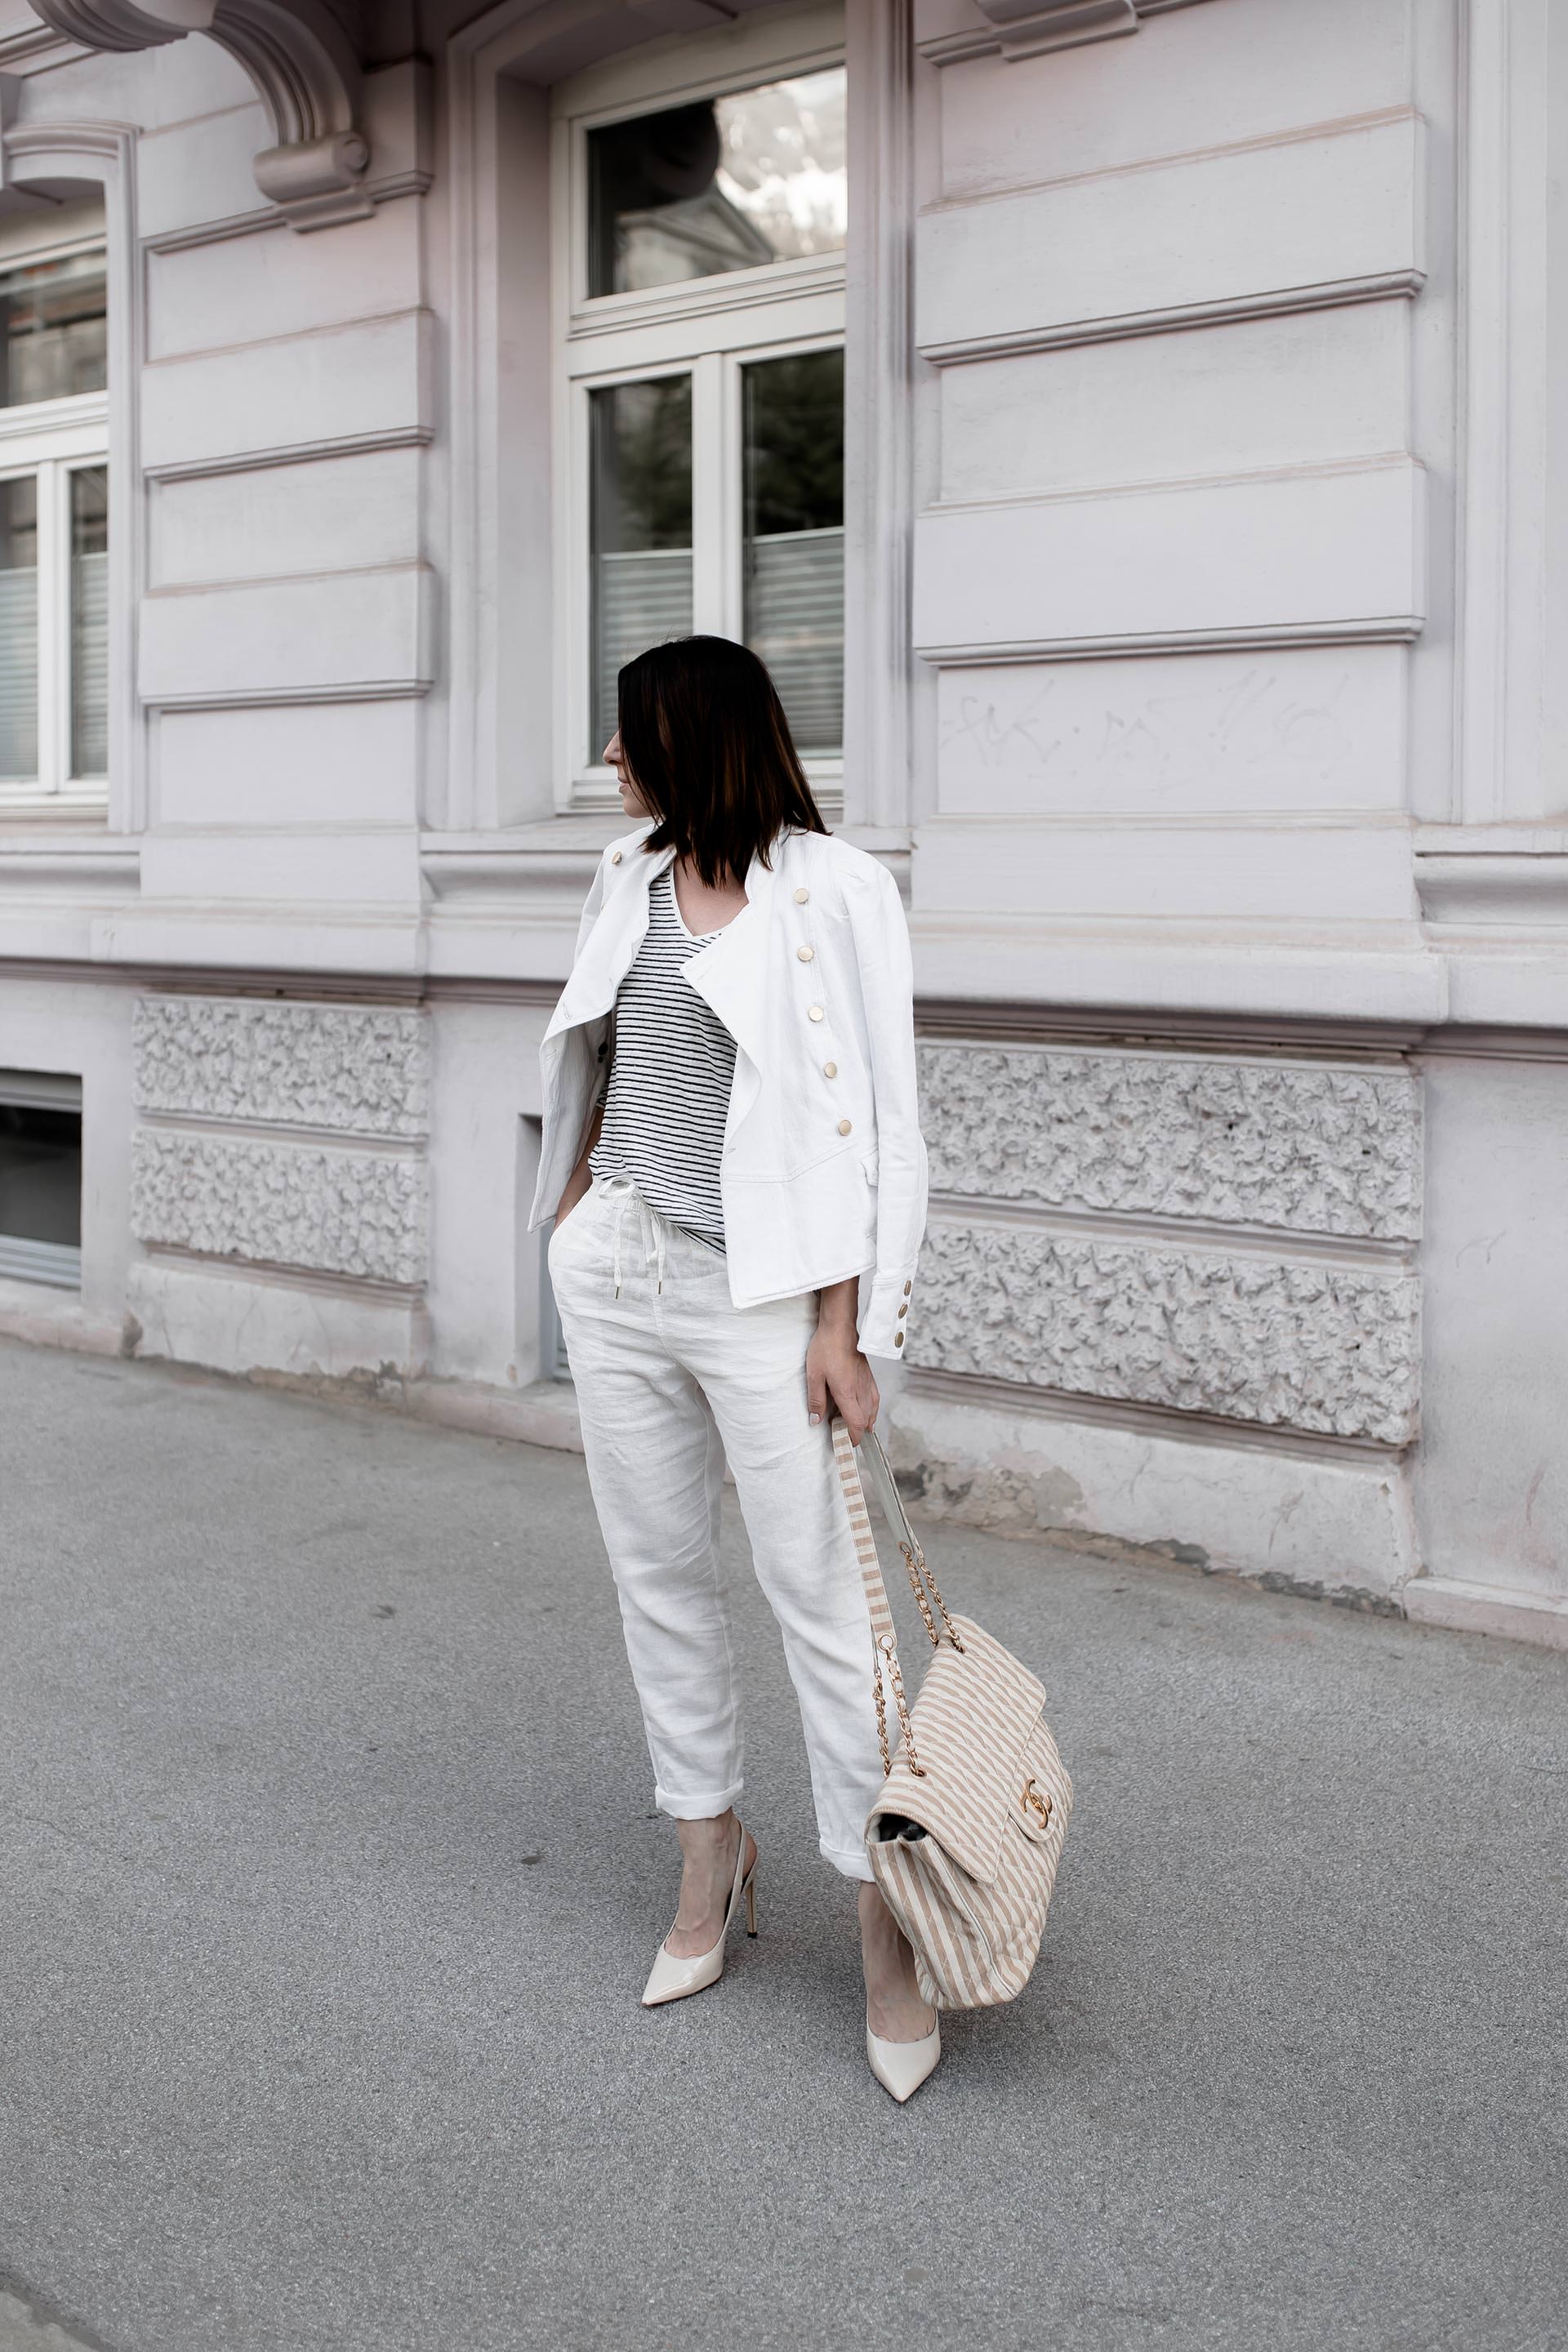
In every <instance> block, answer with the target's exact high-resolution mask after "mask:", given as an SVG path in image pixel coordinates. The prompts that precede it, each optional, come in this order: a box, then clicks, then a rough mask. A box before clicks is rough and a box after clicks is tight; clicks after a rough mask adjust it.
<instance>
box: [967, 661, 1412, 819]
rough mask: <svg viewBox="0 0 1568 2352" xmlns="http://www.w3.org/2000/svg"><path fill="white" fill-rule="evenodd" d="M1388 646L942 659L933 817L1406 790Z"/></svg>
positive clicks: (1356, 800)
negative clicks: (972, 663)
mask: <svg viewBox="0 0 1568 2352" xmlns="http://www.w3.org/2000/svg"><path fill="white" fill-rule="evenodd" d="M1406 659H1407V656H1406V655H1405V651H1404V649H1403V648H1402V647H1400V646H1273V647H1265V648H1262V649H1260V650H1258V651H1254V652H1242V653H1212V654H1142V655H1138V656H1131V657H1129V658H1127V659H1124V660H1121V661H1076V662H1074V661H1063V662H1016V663H999V664H995V665H993V666H990V667H976V668H963V669H944V670H943V671H942V673H941V677H940V680H939V684H938V727H937V736H938V755H937V758H938V765H937V786H938V805H939V807H940V808H941V809H942V813H943V814H944V815H954V816H962V815H1005V814H1010V813H1016V814H1028V813H1029V812H1031V811H1035V812H1038V813H1039V814H1058V815H1072V814H1094V813H1097V812H1098V813H1099V814H1103V815H1112V814H1137V815H1149V816H1155V815H1159V814H1193V813H1196V812H1199V811H1202V812H1205V813H1208V814H1219V813H1221V812H1223V811H1234V812H1236V813H1237V814H1261V813H1262V812H1265V811H1267V810H1270V809H1276V810H1279V811H1285V810H1308V809H1321V810H1325V811H1326V810H1335V809H1342V810H1346V811H1350V810H1356V809H1396V808H1400V807H1402V806H1403V805H1404V802H1405V663H1406Z"/></svg>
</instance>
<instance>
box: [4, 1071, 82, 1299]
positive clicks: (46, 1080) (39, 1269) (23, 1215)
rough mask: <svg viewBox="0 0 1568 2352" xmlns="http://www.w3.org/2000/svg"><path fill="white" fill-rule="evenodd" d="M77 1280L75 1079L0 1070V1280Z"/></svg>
mask: <svg viewBox="0 0 1568 2352" xmlns="http://www.w3.org/2000/svg"><path fill="white" fill-rule="evenodd" d="M7 1274H8V1275H15V1276H20V1277H21V1278H22V1279H23V1280H24V1281H26V1282H47V1283H53V1284H55V1285H57V1286H58V1287H59V1288H61V1289H64V1290H75V1289H76V1288H78V1287H79V1284H80V1281H81V1080H80V1079H79V1078H70V1077H57V1076H54V1075H53V1074H52V1073H49V1072H46V1071H38V1070H0V1275H7Z"/></svg>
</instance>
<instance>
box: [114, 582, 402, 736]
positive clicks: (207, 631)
mask: <svg viewBox="0 0 1568 2352" xmlns="http://www.w3.org/2000/svg"><path fill="white" fill-rule="evenodd" d="M433 584H434V583H433V581H432V576H431V574H430V573H428V572H426V571H424V570H423V569H422V568H421V567H420V566H418V565H414V564H410V565H405V566H402V567H401V568H397V569H390V570H386V571H381V572H344V573H342V574H339V575H337V576H335V577H333V576H331V575H329V576H327V577H325V578H321V579H316V580H287V581H269V582H265V583H259V584H258V585H256V586H247V587H239V588H209V589H205V590H200V591H198V590H194V589H168V590H164V591H163V593H156V594H153V595H151V596H148V597H145V598H143V600H142V632H141V690H142V699H143V701H146V702H151V703H176V704H177V703H205V702H238V701H243V700H246V699H247V698H258V699H271V700H275V701H284V700H287V699H289V698H292V697H294V696H297V695H310V694H322V695H325V694H333V693H336V694H354V693H358V694H364V695H371V694H374V693H417V692H422V691H423V690H424V689H425V688H426V687H427V686H428V684H429V682H430V679H431V677H432V676H433V674H434V654H433V650H432V646H431V642H430V636H431V623H432V615H431V612H430V599H431V594H432V590H433Z"/></svg>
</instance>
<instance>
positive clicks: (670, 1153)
mask: <svg viewBox="0 0 1568 2352" xmlns="http://www.w3.org/2000/svg"><path fill="white" fill-rule="evenodd" d="M647 907H648V912H647V933H646V935H645V937H644V939H643V942H642V945H641V946H640V947H639V948H638V950H637V954H636V956H635V957H634V958H633V961H632V965H631V969H630V970H629V971H628V972H627V973H626V978H625V979H624V980H623V981H622V982H621V985H620V991H619V993H618V994H617V996H616V1014H615V1045H614V1058H613V1059H612V1061H611V1064H610V1084H609V1089H608V1092H607V1093H606V1095H605V1120H604V1125H603V1126H602V1128H601V1129H600V1130H599V1140H598V1142H597V1143H596V1144H595V1147H594V1155H593V1158H592V1160H590V1162H589V1165H590V1167H591V1168H592V1169H593V1171H594V1173H595V1176H626V1177H629V1178H630V1179H631V1181H632V1182H633V1183H634V1184H635V1185H636V1186H637V1191H638V1192H640V1193H641V1194H642V1196H643V1199H644V1200H645V1201H646V1202H647V1203H648V1205H649V1207H650V1208H654V1209H657V1210H658V1212H659V1213H660V1215H661V1216H666V1217H668V1219H669V1220H670V1222H671V1223H672V1224H677V1225H682V1226H684V1227H685V1229H686V1230H687V1232H689V1233H692V1234H696V1235H697V1237H698V1239H699V1240H700V1241H705V1242H708V1243H710V1244H711V1245H712V1246H713V1247H714V1248H715V1249H722V1248H723V1246H724V1204H723V1201H722V1198H721V1192H720V1187H719V1160H720V1155H721V1152H722V1150H723V1148H724V1122H725V1119H726V1118H727V1117H728V1115H729V1109H730V1087H731V1082H732V1081H733V1078H734V1076H735V1041H734V1039H733V1037H731V1034H730V1032H729V1031H728V1030H727V1029H726V1028H725V1026H724V1024H723V1023H722V1022H721V1020H720V1018H719V1016H718V1014H717V1013H715V1012H713V1011H712V1010H711V1008H710V1006H709V1005H708V1004H707V1003H705V1002H704V1001H703V999H702V998H701V997H700V996H699V995H698V993H697V991H696V990H695V989H694V988H693V987H692V986H691V985H690V983H689V981H688V980H687V978H686V976H685V975H686V966H687V965H688V964H689V962H690V961H691V960H692V958H693V957H694V956H695V955H696V954H697V953H698V951H699V950H700V949H702V948H705V947H708V946H709V945H710V943H711V942H712V941H713V940H716V939H717V938H718V937H719V933H718V932H717V931H710V932H708V934H707V935H706V937H704V938H702V939H698V938H697V937H696V936H695V935H694V934H693V933H692V932H690V931H689V930H688V929H687V928H686V925H685V924H684V923H683V922H682V920H681V919H680V909H679V907H678V906H677V905H676V901H675V883H674V880H673V877H672V876H671V874H670V872H669V869H668V866H667V867H666V869H665V871H664V872H663V873H662V874H658V875H656V876H655V877H654V879H653V882H652V884H651V885H650V886H649V889H648V902H647Z"/></svg>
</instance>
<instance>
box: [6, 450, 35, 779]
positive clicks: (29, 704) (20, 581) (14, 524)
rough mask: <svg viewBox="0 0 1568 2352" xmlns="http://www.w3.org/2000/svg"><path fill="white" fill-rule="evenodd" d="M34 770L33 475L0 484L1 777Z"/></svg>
mask: <svg viewBox="0 0 1568 2352" xmlns="http://www.w3.org/2000/svg"><path fill="white" fill-rule="evenodd" d="M37 772H38V478H37V475H36V474H23V475H21V476H19V477H18V478H16V480H14V481H9V482H0V777H4V778H5V779H6V780H7V781H8V782H25V781H26V779H27V778H28V777H31V776H36V775H37Z"/></svg>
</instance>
